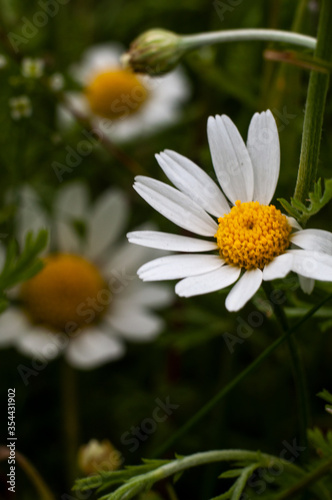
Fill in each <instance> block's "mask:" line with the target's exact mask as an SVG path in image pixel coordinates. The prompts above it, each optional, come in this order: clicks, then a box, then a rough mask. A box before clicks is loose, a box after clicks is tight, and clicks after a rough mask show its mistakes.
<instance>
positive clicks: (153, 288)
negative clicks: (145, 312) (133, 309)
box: [125, 281, 175, 308]
mask: <svg viewBox="0 0 332 500" xmlns="http://www.w3.org/2000/svg"><path fill="white" fill-rule="evenodd" d="M174 297H175V296H174V292H173V290H172V289H171V288H170V287H168V286H165V285H164V284H162V285H155V284H152V285H150V284H148V283H144V284H143V283H142V282H141V281H137V282H135V285H134V284H133V285H132V286H131V289H130V290H129V293H127V294H126V297H125V303H126V304H133V305H135V306H145V307H156V308H157V307H164V306H168V305H170V304H171V303H172V302H173V301H174Z"/></svg>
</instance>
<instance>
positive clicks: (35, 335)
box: [17, 325, 68, 363]
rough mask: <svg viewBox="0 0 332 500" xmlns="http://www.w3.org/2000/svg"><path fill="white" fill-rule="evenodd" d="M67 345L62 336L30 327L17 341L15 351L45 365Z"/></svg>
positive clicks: (43, 329) (40, 328)
mask: <svg viewBox="0 0 332 500" xmlns="http://www.w3.org/2000/svg"><path fill="white" fill-rule="evenodd" d="M63 339H64V340H63ZM67 343H68V342H66V337H65V335H64V334H62V333H60V332H59V334H55V333H53V332H51V331H48V330H47V329H46V328H43V327H39V326H33V325H31V326H30V329H29V330H26V331H25V332H24V334H23V335H22V336H21V337H20V339H19V340H18V342H17V349H18V350H19V351H20V352H22V353H23V354H25V355H26V356H31V357H36V358H38V359H40V360H41V362H44V363H45V362H48V361H51V360H52V359H54V358H56V357H57V356H58V355H59V354H60V353H61V352H62V351H63V347H64V346H65V345H66V344H67Z"/></svg>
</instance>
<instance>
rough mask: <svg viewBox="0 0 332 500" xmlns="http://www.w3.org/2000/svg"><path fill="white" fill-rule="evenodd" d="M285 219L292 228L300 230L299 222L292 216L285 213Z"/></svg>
mask: <svg viewBox="0 0 332 500" xmlns="http://www.w3.org/2000/svg"><path fill="white" fill-rule="evenodd" d="M286 219H287V221H288V223H289V225H290V226H291V227H292V228H294V229H297V230H299V231H302V227H301V226H300V224H299V223H298V222H297V220H296V219H294V217H289V216H288V215H286Z"/></svg>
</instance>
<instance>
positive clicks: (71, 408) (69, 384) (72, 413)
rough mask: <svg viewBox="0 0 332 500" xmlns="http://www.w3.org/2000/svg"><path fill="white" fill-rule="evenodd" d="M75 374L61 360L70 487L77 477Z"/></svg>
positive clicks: (64, 427) (66, 456) (64, 428)
mask: <svg viewBox="0 0 332 500" xmlns="http://www.w3.org/2000/svg"><path fill="white" fill-rule="evenodd" d="M76 378H77V373H76V372H75V370H74V369H73V368H72V367H71V366H69V365H68V363H67V362H66V361H65V360H61V379H62V380H61V389H62V411H63V433H64V446H65V453H66V454H65V462H66V467H67V481H68V485H71V484H72V483H73V482H74V480H75V478H76V477H77V467H78V466H77V451H78V434H79V423H78V409H77V380H76Z"/></svg>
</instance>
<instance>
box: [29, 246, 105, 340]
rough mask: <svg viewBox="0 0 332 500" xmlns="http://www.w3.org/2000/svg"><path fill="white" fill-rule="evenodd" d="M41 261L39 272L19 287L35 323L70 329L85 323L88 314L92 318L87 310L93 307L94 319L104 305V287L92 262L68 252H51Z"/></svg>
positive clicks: (103, 308) (102, 309) (53, 327)
mask: <svg viewBox="0 0 332 500" xmlns="http://www.w3.org/2000/svg"><path fill="white" fill-rule="evenodd" d="M44 264H45V266H44V268H43V269H42V270H41V272H40V273H38V274H37V275H36V276H34V277H33V278H31V279H30V280H28V281H27V282H25V283H24V284H23V285H22V287H21V298H22V300H23V303H24V307H25V311H26V313H27V314H28V316H29V318H30V319H31V320H32V321H33V322H34V323H37V324H43V325H45V326H47V327H50V328H51V329H55V330H56V329H60V330H65V331H67V328H69V330H70V331H73V330H74V329H76V328H78V327H82V326H84V325H87V318H89V317H90V322H91V314H90V315H88V314H87V311H88V310H90V311H91V310H93V311H94V313H93V315H92V316H93V320H96V319H98V318H99V317H100V315H101V314H102V313H103V311H104V310H105V307H106V306H105V305H104V306H101V304H100V303H99V298H100V295H99V293H100V294H101V293H102V292H101V290H105V289H107V288H106V284H105V281H104V280H103V278H102V277H101V275H100V273H99V271H98V269H97V268H96V267H95V266H94V265H93V264H91V263H90V262H88V261H87V260H85V259H83V258H82V257H80V256H78V255H71V254H55V255H50V256H49V257H46V258H45V259H44ZM107 293H108V294H110V292H109V291H108V292H107ZM98 303H99V305H98ZM103 304H105V298H103ZM89 306H90V307H91V309H89ZM73 323H74V324H75V325H76V327H75V326H73ZM67 333H68V332H67Z"/></svg>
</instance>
